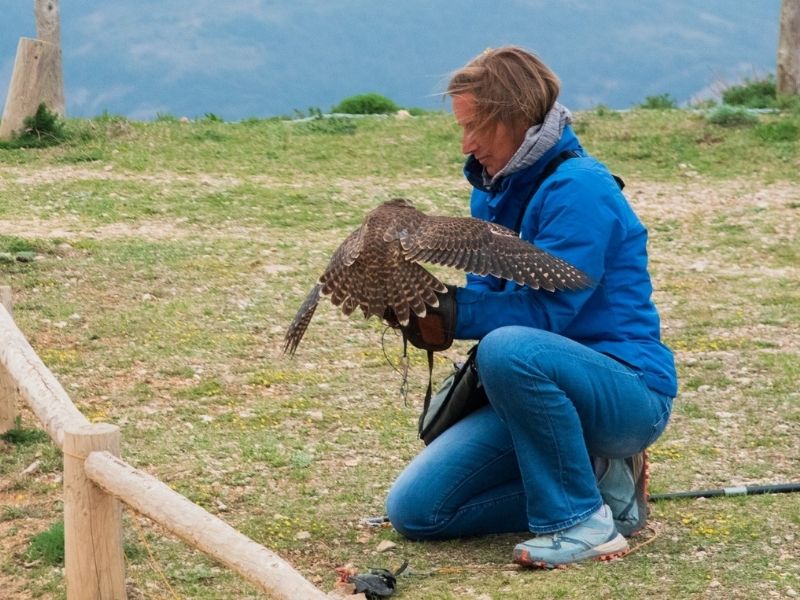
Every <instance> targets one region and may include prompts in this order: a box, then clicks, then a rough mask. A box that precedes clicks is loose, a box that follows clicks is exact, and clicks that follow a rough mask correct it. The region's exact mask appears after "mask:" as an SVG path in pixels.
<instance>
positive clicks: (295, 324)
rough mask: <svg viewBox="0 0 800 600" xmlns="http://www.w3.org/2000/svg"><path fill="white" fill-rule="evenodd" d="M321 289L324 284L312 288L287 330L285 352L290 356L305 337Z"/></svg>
mask: <svg viewBox="0 0 800 600" xmlns="http://www.w3.org/2000/svg"><path fill="white" fill-rule="evenodd" d="M321 289H322V286H321V285H320V284H317V285H315V286H314V287H313V288H311V291H310V292H309V293H308V295H307V296H306V299H305V300H304V301H303V304H302V305H301V306H300V310H298V311H297V314H296V315H295V317H294V321H292V324H291V325H289V329H288V330H287V331H286V336H285V337H284V344H283V352H284V354H286V353H288V354H289V356H294V351H295V350H297V345H298V344H299V343H300V340H302V339H303V334H304V333H305V332H306V328H307V327H308V324H309V322H310V321H311V317H313V316H314V311H315V310H317V304H318V303H319V296H320V290H321Z"/></svg>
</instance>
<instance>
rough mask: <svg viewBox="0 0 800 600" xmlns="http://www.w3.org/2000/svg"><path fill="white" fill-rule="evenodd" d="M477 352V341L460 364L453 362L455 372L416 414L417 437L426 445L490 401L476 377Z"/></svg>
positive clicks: (427, 399)
mask: <svg viewBox="0 0 800 600" xmlns="http://www.w3.org/2000/svg"><path fill="white" fill-rule="evenodd" d="M477 352H478V345H477V344H476V345H474V346H473V347H472V348H470V349H469V351H468V352H467V360H466V361H464V362H463V363H462V364H460V365H458V364H456V363H453V367H454V371H453V372H452V373H450V375H448V376H447V378H445V380H444V381H443V382H442V385H441V387H440V388H439V391H437V392H436V393H435V394H433V395H432V396H431V397H430V398H426V402H425V406H424V407H423V409H422V413H421V414H420V416H419V437H420V439H422V441H423V442H425V445H426V446H427V445H428V444H430V443H431V442H432V441H433V440H435V439H436V438H437V437H439V435H441V433H442V432H444V431H445V430H446V429H448V428H449V427H450V426H452V425H453V424H454V423H457V422H458V421H460V420H461V419H463V418H464V417H466V416H467V415H468V414H470V413H471V412H474V411H476V410H477V409H479V408H480V407H481V406H483V405H484V404H487V403H488V402H489V399H488V398H487V397H486V392H485V391H484V390H483V386H482V385H481V382H480V380H479V379H478V368H477V366H476V365H475V354H477Z"/></svg>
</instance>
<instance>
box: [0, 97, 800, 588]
mask: <svg viewBox="0 0 800 600" xmlns="http://www.w3.org/2000/svg"><path fill="white" fill-rule="evenodd" d="M756 119H757V122H756V123H755V124H753V125H752V126H729V127H726V126H721V125H717V124H714V123H712V122H709V120H708V119H707V118H706V116H705V115H703V114H698V113H693V112H687V111H682V110H665V111H661V110H632V111H630V112H627V113H616V112H613V111H609V110H597V111H593V112H590V113H579V114H577V115H576V118H575V127H576V129H577V130H578V132H579V135H580V136H581V139H582V141H583V143H584V145H585V146H586V148H587V149H589V150H590V151H591V152H592V153H594V154H596V155H598V156H600V157H601V158H603V159H604V160H605V161H607V163H608V164H609V165H610V167H611V168H612V170H613V171H614V172H616V173H618V174H620V175H621V176H622V177H623V178H624V179H625V180H626V182H627V184H628V187H627V188H626V192H627V194H628V197H629V198H630V200H631V202H632V204H633V205H634V206H635V208H636V209H637V211H638V213H639V214H640V216H641V218H642V220H643V221H644V222H645V223H646V225H647V226H648V228H649V231H650V258H651V267H652V271H653V276H654V283H655V288H656V289H655V299H656V301H657V303H658V305H659V307H660V309H661V313H662V319H663V325H664V336H665V339H666V340H667V341H668V343H669V344H670V345H671V346H672V347H673V348H674V349H675V351H676V357H677V362H678V368H679V372H680V376H681V381H682V387H681V396H680V398H679V400H678V401H676V408H675V413H674V417H673V422H672V423H671V425H670V427H669V428H668V429H667V432H666V433H665V435H664V436H663V437H662V438H661V439H660V440H659V441H658V442H657V443H656V445H655V446H654V447H653V449H652V462H653V465H652V489H653V491H657V492H665V491H677V490H684V489H694V488H707V487H721V486H726V485H732V484H740V483H759V482H763V483H770V482H780V481H788V480H792V479H794V478H796V477H797V461H798V453H797V448H796V439H797V435H798V433H800V396H798V391H797V390H798V386H797V383H798V381H799V380H800V371H798V366H797V365H799V364H800V346H799V345H798V340H800V335H798V334H799V333H800V292H798V288H797V285H796V282H797V280H798V266H797V265H798V264H800V260H799V259H800V241H799V240H798V229H800V226H799V225H798V224H799V223H800V195H798V192H797V184H798V179H799V178H800V152H798V150H800V147H799V146H798V144H799V143H800V142H798V139H797V135H796V132H797V130H798V129H797V127H798V125H799V124H800V117H798V115H797V113H796V112H792V111H784V112H782V113H777V114H761V115H758V116H757V117H756ZM312 122H313V121H312ZM306 123H308V122H306ZM325 127H327V129H325V130H322V129H315V128H314V127H308V126H307V125H303V124H302V123H291V122H287V121H281V120H249V121H248V122H246V123H225V122H221V121H219V120H216V119H213V118H206V119H203V120H200V121H197V122H193V123H181V122H179V121H178V120H177V119H168V118H163V119H160V120H158V121H156V122H153V123H137V122H130V121H127V120H125V119H123V118H120V117H115V116H109V115H104V116H103V117H101V118H98V119H96V120H91V121H74V120H73V121H68V122H67V123H66V129H67V131H68V133H69V134H70V135H69V136H68V141H67V142H66V143H64V144H62V145H59V146H53V147H48V148H37V149H22V148H7V149H3V150H0V222H2V235H0V254H3V253H4V254H6V255H8V256H10V257H12V259H11V260H3V261H0V282H2V283H4V284H8V285H11V286H13V288H14V295H15V297H14V300H15V306H14V315H15V318H16V320H17V322H18V324H19V326H20V327H21V328H22V330H23V331H24V332H25V334H26V336H27V337H28V339H29V340H30V342H31V344H32V345H33V347H34V348H35V349H36V351H37V352H38V353H39V355H40V356H41V357H42V358H43V360H44V361H45V362H46V364H47V365H48V366H49V367H50V368H51V369H52V370H53V371H54V372H55V374H56V375H57V377H58V379H59V381H60V382H61V383H62V385H63V386H64V387H65V389H66V390H67V391H68V393H69V394H70V396H71V398H72V399H73V401H74V402H75V404H76V405H77V406H78V407H79V408H80V409H81V410H82V411H83V412H84V414H86V415H87V417H88V418H90V419H91V420H93V421H104V422H112V423H116V424H119V425H120V427H121V429H122V438H123V450H122V454H123V456H124V458H125V459H126V460H128V461H129V462H130V463H132V464H134V465H136V466H138V467H140V468H143V469H145V470H147V471H148V472H150V473H152V474H154V475H156V476H158V477H159V478H161V479H162V480H163V481H164V482H166V483H167V484H169V485H170V486H172V487H173V488H174V489H177V490H178V491H180V492H181V493H183V494H185V495H186V496H187V497H189V498H190V499H192V500H193V501H195V502H197V503H198V504H200V505H201V506H203V507H205V508H207V509H208V510H209V511H211V512H213V513H215V514H219V515H220V516H221V517H222V518H224V519H225V520H226V521H228V522H229V523H231V524H232V525H234V526H235V527H237V528H238V529H239V530H241V531H243V532H244V533H246V534H247V535H249V536H251V537H252V538H253V539H255V540H256V541H258V542H260V543H263V544H265V545H266V546H268V547H270V548H272V549H274V550H276V551H278V552H279V553H280V554H281V555H282V556H283V557H285V558H286V559H287V560H289V561H290V562H292V564H294V565H295V566H296V567H297V568H298V569H300V570H301V571H302V572H303V573H304V574H305V575H306V576H308V577H309V578H311V579H312V580H313V581H315V582H316V583H317V584H318V585H320V587H322V588H323V589H330V588H331V587H332V586H333V582H334V581H335V578H336V576H335V573H334V571H333V569H334V567H335V566H337V565H341V564H343V563H345V562H353V563H355V564H357V565H358V566H359V567H361V568H363V569H366V568H367V567H369V566H374V567H388V568H396V567H397V566H398V565H399V564H400V563H401V562H402V560H403V559H408V560H409V561H410V570H411V573H412V574H411V575H410V576H402V577H401V578H400V581H399V584H398V591H397V592H396V594H395V596H394V597H396V598H582V597H603V598H606V597H620V596H623V595H624V596H627V597H630V598H651V597H652V598H674V597H678V598H702V597H708V596H710V595H715V596H719V597H725V598H752V597H771V596H775V597H782V596H789V595H791V593H792V592H791V590H794V591H800V570H799V569H798V567H797V564H796V560H795V557H796V556H797V555H798V553H800V538H798V533H797V532H798V524H799V523H798V517H797V514H798V506H800V505H799V504H798V497H797V495H792V494H785V495H775V496H754V497H750V498H720V499H714V500H708V501H675V502H661V503H658V504H654V505H653V507H652V508H653V519H652V522H653V525H654V527H655V530H656V531H657V533H658V534H657V536H656V537H655V538H654V539H653V540H652V542H650V543H648V544H647V545H644V546H641V547H639V548H638V549H637V550H636V551H635V552H634V553H632V554H631V555H629V556H628V557H627V558H625V559H624V560H622V561H618V562H614V563H611V564H586V565H579V566H576V567H574V568H571V569H567V570H565V571H556V572H537V573H529V572H519V571H516V570H513V569H511V568H509V567H508V564H507V563H508V562H509V560H510V550H511V548H512V547H513V545H514V544H515V543H517V542H518V541H519V536H515V535H504V536H490V537H487V538H480V539H474V540H458V541H452V542H442V543H415V542H409V541H407V540H404V539H402V538H401V537H399V536H398V535H397V534H396V533H394V532H393V531H392V530H384V529H381V530H368V529H363V528H360V527H359V526H358V521H359V519H360V518H362V517H364V516H370V515H374V514H379V513H381V512H382V510H383V499H384V497H385V494H386V491H387V490H388V488H389V486H390V485H391V482H392V480H393V479H394V477H395V476H396V475H397V473H398V472H399V471H400V470H401V469H402V468H403V466H404V465H405V464H406V463H407V461H408V460H410V459H411V458H412V457H413V456H414V455H415V454H416V453H417V452H418V451H419V448H420V445H419V441H418V440H417V439H416V434H415V432H416V417H417V415H418V410H419V404H420V402H421V398H422V397H423V394H424V387H425V384H426V379H425V376H426V367H425V360H424V356H421V355H420V354H421V353H419V354H415V355H413V356H412V371H411V379H410V383H411V392H410V396H409V400H408V403H407V404H406V403H404V402H403V400H402V399H401V398H400V397H399V394H398V390H399V386H400V379H399V377H398V376H397V374H396V373H395V372H394V371H393V370H392V368H391V367H390V366H389V365H387V363H386V360H385V358H384V356H383V351H382V350H381V347H380V345H381V335H382V328H381V327H380V326H379V325H378V324H377V323H376V322H375V321H374V320H373V321H370V322H364V321H362V320H359V319H357V318H352V319H348V318H346V317H344V316H343V315H342V314H341V313H339V312H338V311H336V310H334V309H333V308H332V307H331V306H330V305H329V304H327V303H324V304H322V305H321V306H320V308H319V309H318V314H317V316H316V317H315V319H314V321H313V322H312V324H311V327H310V328H309V331H308V333H307V335H306V338H305V339H304V340H303V343H302V344H301V346H300V348H299V350H298V353H297V356H296V358H295V359H294V360H288V359H286V358H285V357H283V356H282V355H281V348H282V337H283V334H284V332H285V328H286V326H287V325H288V323H289V322H290V321H291V319H292V317H293V316H294V313H295V311H296V309H297V307H298V306H299V303H300V302H301V301H302V298H303V297H304V296H305V294H306V292H307V291H308V289H309V288H310V287H311V285H312V283H313V281H314V280H315V278H316V277H317V276H318V274H319V272H320V271H321V269H322V268H323V266H324V265H325V263H326V262H327V259H328V257H329V255H330V252H331V251H332V250H333V249H334V248H335V247H336V245H337V244H338V243H339V242H340V241H341V240H342V239H343V238H344V236H345V235H346V234H347V233H349V231H351V230H352V229H353V228H354V227H356V226H357V224H358V222H359V221H360V218H361V216H362V215H363V214H364V213H365V212H366V211H367V210H368V209H369V208H371V207H373V206H374V205H375V204H377V203H378V202H380V201H382V200H386V199H388V198H391V197H395V196H405V197H409V198H411V199H412V200H413V201H414V202H415V203H416V204H417V205H419V206H420V207H421V208H423V209H424V210H429V211H435V212H440V213H447V214H466V211H467V200H466V198H467V194H468V188H467V185H466V184H465V183H464V181H463V180H462V178H461V176H460V172H461V164H462V157H461V156H460V153H459V139H458V134H459V132H458V129H457V128H456V126H455V125H454V124H453V122H452V120H451V119H450V118H448V117H447V116H445V115H437V114H425V115H423V116H420V117H417V118H414V119H405V120H396V119H391V118H385V117H383V118H361V119H357V120H352V121H348V125H347V126H346V127H345V126H343V125H340V124H333V125H328V126H325ZM19 253H27V254H25V256H28V254H30V255H32V259H31V260H26V261H20V260H17V258H16V257H17V255H18V254H19ZM443 273H444V276H445V278H446V279H447V280H448V281H450V282H454V283H455V282H457V281H459V280H460V275H458V274H455V273H452V272H448V271H443ZM466 347H468V343H462V344H459V345H457V347H456V348H454V349H453V350H452V351H449V352H448V353H447V355H448V356H450V357H453V358H455V357H458V356H459V354H460V353H461V352H463V351H464V350H465V349H466ZM386 351H387V353H388V354H389V356H390V358H391V359H392V360H393V361H394V362H395V363H396V362H397V360H398V358H399V343H398V342H397V341H396V340H394V339H393V338H391V337H388V338H387V340H386ZM438 360H439V362H438V363H437V373H440V374H441V373H444V372H445V365H446V359H445V358H443V357H440V358H439V359H438ZM21 417H22V420H21V422H20V423H19V425H18V427H17V429H18V430H20V431H24V432H31V431H33V430H35V429H36V428H37V424H36V421H35V417H34V416H33V415H32V414H30V412H28V411H27V410H23V411H22V415H21ZM36 460H39V461H40V466H39V468H38V469H37V470H36V471H35V472H34V473H31V474H28V475H23V474H22V471H24V470H25V469H26V467H28V466H29V465H31V464H32V463H33V462H34V461H36ZM60 474H61V461H60V454H59V452H58V450H57V449H56V448H55V447H54V446H53V445H52V443H51V442H50V441H49V440H48V439H47V438H46V437H44V436H39V437H37V436H35V435H28V434H26V436H25V441H24V442H22V443H17V442H16V441H15V440H13V439H4V440H2V441H0V504H2V507H3V508H2V510H1V511H0V557H1V558H0V589H3V590H4V594H5V597H9V598H15V597H19V598H26V597H31V596H34V597H41V598H63V597H64V592H63V578H62V574H61V572H60V571H58V570H54V569H53V567H51V566H47V565H46V564H44V563H37V564H33V565H30V564H29V563H31V562H34V561H30V560H29V559H28V558H26V556H27V552H28V550H29V548H30V545H31V539H32V538H33V537H34V536H36V535H38V534H40V533H42V532H44V531H47V530H48V529H49V528H50V527H51V525H52V524H53V523H55V522H57V521H58V520H59V519H60V518H61V511H62V506H61V502H60V498H61V491H60V490H61V485H62V483H61V480H60ZM125 533H126V555H127V557H128V577H129V578H130V579H131V581H132V582H133V583H132V585H133V586H134V588H135V589H136V590H139V591H140V593H141V594H142V595H143V597H147V598H151V597H152V598H160V597H165V596H167V595H169V594H170V592H169V590H168V588H167V587H166V585H165V584H164V580H163V577H166V579H167V581H169V585H170V586H171V587H172V588H173V589H174V590H175V592H176V594H177V595H178V596H179V597H183V598H200V599H212V598H251V597H258V594H257V593H256V591H255V590H254V589H253V588H252V587H251V586H250V585H249V584H248V583H246V582H244V581H243V580H242V579H241V578H239V577H238V576H236V575H235V574H232V573H231V572H230V571H228V570H227V569H224V568H221V567H220V566H219V565H216V564H215V563H214V562H213V561H210V560H209V559H207V558H206V557H204V556H203V555H202V554H200V553H198V552H196V551H194V550H191V549H189V548H188V547H187V546H185V545H184V544H183V543H181V542H179V541H178V540H175V539H174V538H172V537H170V536H169V535H168V534H166V533H165V532H164V531H162V530H161V529H160V528H159V527H157V526H155V525H153V524H151V523H149V522H148V521H147V520H145V519H142V518H140V517H138V516H137V515H134V514H131V513H128V512H126V515H125ZM384 539H388V540H391V541H393V542H395V543H396V544H397V547H396V548H395V549H394V550H392V551H390V552H387V553H377V552H376V547H377V545H378V544H379V543H380V541H382V540H384ZM641 541H643V540H635V541H634V545H637V544H638V543H640V542H641ZM151 553H152V556H153V558H152V559H151V558H150V554H151ZM26 564H27V565H28V566H26Z"/></svg>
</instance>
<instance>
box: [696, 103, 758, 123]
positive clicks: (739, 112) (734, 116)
mask: <svg viewBox="0 0 800 600" xmlns="http://www.w3.org/2000/svg"><path fill="white" fill-rule="evenodd" d="M706 119H707V120H708V122H709V123H713V124H714V125H719V126H721V127H742V126H747V125H755V124H756V123H757V122H758V117H757V116H755V115H754V114H753V113H751V112H750V111H748V110H747V109H746V108H742V107H741V106H728V105H727V104H723V105H722V106H719V107H717V108H715V109H714V110H712V111H711V112H710V113H708V115H707V116H706Z"/></svg>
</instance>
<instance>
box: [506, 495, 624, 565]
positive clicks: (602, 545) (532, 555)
mask: <svg viewBox="0 0 800 600" xmlns="http://www.w3.org/2000/svg"><path fill="white" fill-rule="evenodd" d="M628 550H629V548H628V541H627V540H626V539H625V538H624V537H622V536H621V535H620V534H619V533H618V532H617V529H616V527H614V519H613V517H612V515H611V509H610V508H609V507H608V506H606V505H603V506H602V507H600V509H599V510H598V511H597V512H595V513H594V514H593V515H592V516H591V517H589V519H588V520H586V521H583V522H582V523H578V524H577V525H573V526H572V527H570V528H569V529H565V530H563V531H557V532H556V533H548V534H544V535H537V536H536V537H535V538H532V539H530V540H528V541H527V542H522V543H521V544H517V545H516V546H515V547H514V562H515V563H517V564H519V565H523V566H526V567H537V568H544V569H553V568H555V567H560V566H562V565H568V564H571V563H575V562H578V561H581V560H588V559H595V560H610V559H612V558H617V557H619V556H624V555H625V554H627V553H628Z"/></svg>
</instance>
